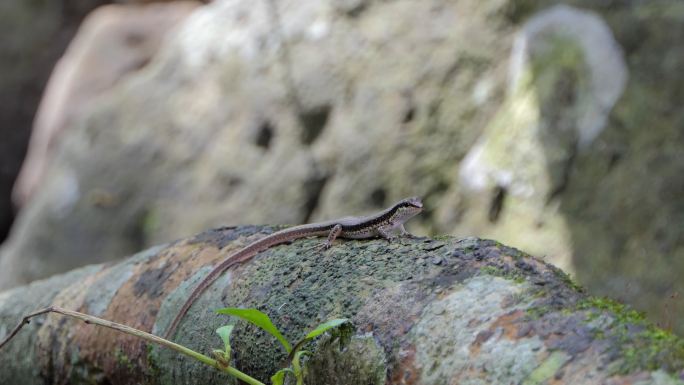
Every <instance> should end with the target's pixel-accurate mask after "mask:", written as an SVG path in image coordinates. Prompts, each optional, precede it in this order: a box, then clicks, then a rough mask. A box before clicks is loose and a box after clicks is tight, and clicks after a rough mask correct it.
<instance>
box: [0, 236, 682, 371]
mask: <svg viewBox="0 0 684 385" xmlns="http://www.w3.org/2000/svg"><path fill="white" fill-rule="evenodd" d="M272 231H273V228H270V227H240V228H221V229H217V230H212V231H208V232H205V233H202V234H199V235H197V236H195V237H193V238H189V239H185V240H181V241H177V242H175V243H173V244H168V245H163V246H158V247H155V248H152V249H149V250H147V251H144V252H141V253H139V254H137V255H134V256H132V257H131V258H129V259H127V260H125V261H123V262H120V263H117V264H104V265H93V266H88V267H85V268H82V269H78V270H74V271H72V272H69V273H66V274H63V275H60V276H55V277H52V278H50V279H47V280H43V281H38V282H35V283H33V284H31V285H29V286H24V287H20V288H16V289H13V290H11V291H7V292H4V293H1V294H0V337H3V336H4V335H6V334H7V333H8V332H9V331H10V330H11V329H12V328H13V327H14V325H15V324H16V323H17V322H19V320H20V319H21V317H22V316H23V315H25V314H27V313H30V312H32V311H35V310H37V309H39V308H42V307H46V306H49V305H56V306H60V307H63V308H67V309H73V310H78V311H81V312H84V313H87V314H92V315H95V316H97V317H101V318H105V319H108V320H112V321H116V322H120V323H124V324H127V325H130V326H133V327H135V328H138V329H141V330H144V331H150V332H152V333H154V334H163V332H164V330H165V329H166V326H167V325H168V324H169V322H170V321H171V320H172V319H173V317H174V315H175V314H176V312H177V311H178V309H179V308H180V306H181V305H182V304H183V301H184V300H185V299H186V298H187V296H188V295H189V293H190V291H191V290H192V288H193V287H194V285H196V284H197V283H198V282H199V280H200V279H201V278H202V277H203V276H205V275H206V274H207V273H208V271H209V270H210V269H211V266H213V265H215V264H216V263H217V262H218V261H220V260H222V259H223V258H225V257H226V256H228V255H229V254H230V253H231V252H233V251H235V250H237V249H239V248H240V247H242V246H243V245H245V244H246V243H248V242H249V241H252V240H254V239H257V238H259V237H262V236H264V235H265V234H267V233H270V232H272ZM318 242H320V240H318V239H311V240H298V241H295V242H293V243H292V244H290V245H281V246H277V247H274V248H272V249H270V250H268V251H265V252H262V253H260V254H259V255H258V256H257V257H255V258H254V259H252V260H251V261H249V262H246V263H244V264H243V265H240V266H236V267H234V268H232V269H231V270H230V271H229V272H227V273H226V274H225V275H224V276H223V277H222V278H220V279H219V280H218V281H217V282H215V284H214V285H213V286H212V287H211V288H210V289H209V290H208V291H207V292H206V293H205V294H204V295H203V296H202V297H201V298H200V300H199V301H197V303H196V304H195V306H193V307H192V309H191V310H190V312H189V313H188V314H187V315H186V316H185V318H184V319H183V321H182V323H181V324H180V325H179V327H178V330H177V332H176V336H175V337H174V340H175V341H176V342H179V343H181V344H183V345H186V346H188V347H190V348H192V349H194V350H197V351H200V352H202V353H205V354H209V353H210V352H211V350H212V349H214V348H220V347H221V346H222V343H221V341H220V339H219V338H218V337H217V336H216V335H215V333H214V330H215V329H216V328H217V327H219V326H222V325H224V324H228V323H231V322H235V321H234V320H231V319H230V318H228V317H226V316H222V315H217V314H215V312H214V310H216V309H219V308H222V307H227V306H233V307H254V308H258V309H259V310H261V311H264V312H266V313H267V314H269V315H270V317H271V319H272V320H273V322H274V323H275V324H276V325H277V326H278V327H279V328H280V329H281V330H282V331H283V333H284V335H285V336H286V337H287V338H288V339H289V340H290V341H292V342H294V341H296V340H297V339H299V338H300V337H302V336H303V335H304V334H305V333H306V332H308V331H309V330H310V329H312V328H314V327H315V326H316V325H318V324H319V323H321V322H324V321H326V320H329V319H332V318H341V317H345V318H350V319H351V320H352V321H353V323H354V327H355V330H356V332H355V336H354V338H353V339H352V342H351V345H350V346H349V347H348V348H347V349H346V350H344V351H339V349H338V348H337V347H336V346H335V345H333V344H325V343H323V342H325V341H326V338H323V339H321V340H319V341H318V342H317V343H315V344H313V346H311V347H310V350H312V351H313V352H314V354H313V356H312V358H311V359H310V361H309V363H308V368H309V375H308V377H307V384H316V385H326V384H335V385H344V384H423V385H433V384H434V385H437V384H457V383H458V384H462V383H474V384H475V383H477V384H479V383H483V384H485V383H486V384H542V383H548V382H549V381H553V382H554V383H567V384H578V383H582V384H630V383H636V382H637V381H644V382H639V384H642V383H643V384H647V383H654V384H655V383H670V382H663V381H671V383H677V382H676V381H677V380H676V378H679V377H684V371H682V369H683V368H684V343H683V342H682V340H680V339H678V338H677V337H675V336H673V335H671V334H669V333H668V332H665V331H663V330H660V329H657V328H656V327H654V326H652V325H650V324H649V323H647V322H646V321H645V320H644V319H643V317H641V316H640V315H639V314H638V313H636V312H634V311H631V310H629V309H627V308H625V307H624V306H622V305H620V304H618V303H615V302H613V301H609V300H606V299H599V298H595V297H589V296H587V295H586V294H584V293H583V292H582V290H581V289H580V288H578V287H577V286H576V285H574V284H573V283H572V282H571V281H570V280H569V279H568V278H567V276H566V275H565V274H564V273H563V272H561V271H560V270H558V269H556V268H554V267H553V266H551V265H548V264H546V263H544V262H542V261H540V260H539V259H536V258H533V257H530V256H529V255H526V254H524V253H522V252H520V251H518V250H515V249H512V248H509V247H506V246H503V245H501V244H498V243H496V242H494V241H487V240H479V239H474V238H468V239H456V238H451V237H444V238H439V239H426V240H401V241H397V242H393V243H387V242H386V241H383V240H372V241H341V242H339V243H337V244H336V245H335V247H333V248H332V249H331V250H328V251H320V250H317V249H316V248H315V247H313V246H314V245H317V244H318ZM232 345H233V352H234V354H233V365H234V366H235V367H237V368H238V369H240V370H242V371H243V372H246V373H247V374H249V375H251V376H254V377H256V378H258V379H260V380H261V381H263V382H265V383H268V378H269V376H270V375H271V374H273V373H274V372H275V371H276V370H278V368H279V367H280V364H281V363H282V360H283V359H284V358H285V356H286V355H285V352H284V351H283V349H282V348H281V347H280V346H279V344H278V343H277V341H275V339H273V338H272V337H271V336H270V335H268V334H266V333H263V332H260V331H259V330H257V329H256V328H254V327H252V326H249V325H247V324H245V323H244V322H237V326H236V329H235V331H234V333H233V341H232ZM0 379H2V381H0V382H1V383H3V384H19V383H21V384H22V385H28V384H34V383H35V384H44V383H53V384H66V383H106V384H131V383H140V384H167V383H169V384H170V383H175V384H179V383H183V384H219V383H221V384H226V383H231V382H230V381H232V380H230V379H229V378H228V377H226V375H224V374H222V373H219V372H218V371H216V370H214V369H212V368H209V367H205V366H203V365H202V364H200V363H198V362H194V361H192V360H190V359H187V358H186V357H182V356H179V355H178V354H177V353H175V352H172V351H169V350H167V349H164V348H161V347H158V346H148V345H147V344H146V343H144V342H143V341H140V340H137V339H135V338H133V337H129V336H127V335H123V334H121V333H118V332H116V331H113V330H108V329H103V328H98V327H95V326H93V325H88V324H84V323H83V322H78V321H74V320H72V319H68V318H65V317H62V316H59V315H54V314H52V315H48V316H46V317H45V318H44V321H43V322H40V321H34V322H32V323H31V324H30V325H28V326H27V327H26V328H25V329H24V330H22V331H21V332H20V334H19V335H18V336H17V337H16V338H15V339H14V340H12V341H11V342H10V344H9V345H8V346H6V347H5V348H4V349H3V350H2V351H0Z"/></svg>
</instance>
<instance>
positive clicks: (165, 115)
mask: <svg viewBox="0 0 684 385" xmlns="http://www.w3.org/2000/svg"><path fill="white" fill-rule="evenodd" d="M24 3H27V2H23V1H20V0H16V1H7V2H4V3H3V5H2V7H8V6H10V5H12V4H13V5H14V7H16V8H17V9H22V10H23V12H24V13H25V14H26V15H28V16H26V17H27V18H28V20H33V21H35V23H34V24H35V25H39V26H40V28H46V27H45V26H46V25H56V26H55V27H54V28H53V29H51V30H41V29H40V28H36V27H34V28H30V27H28V26H27V25H26V24H27V23H20V22H19V19H18V18H14V19H13V21H12V23H10V24H5V23H2V24H0V25H3V26H5V27H4V28H8V27H12V26H13V28H14V29H13V30H12V33H11V34H10V35H11V36H12V39H19V38H20V36H22V35H23V36H24V39H26V40H24V41H26V43H23V45H22V44H21V43H16V42H15V43H12V41H10V40H9V39H8V38H5V39H7V40H3V43H2V44H3V45H7V46H10V47H15V48H16V49H17V50H23V51H21V52H22V54H21V55H19V54H17V56H18V57H22V58H29V57H31V59H26V61H25V62H26V63H28V64H25V65H22V63H24V62H23V61H20V60H19V59H18V58H17V59H15V58H13V57H11V56H8V57H7V59H6V60H2V61H1V62H0V65H2V66H8V67H10V68H11V69H12V71H3V72H2V73H3V74H4V75H2V76H3V78H2V80H0V84H3V85H4V84H9V83H7V82H11V81H14V82H19V81H20V79H22V77H21V76H19V75H18V74H17V75H15V72H16V71H20V70H21V71H26V72H27V73H30V75H22V76H25V77H26V78H30V79H35V78H40V79H43V81H42V82H41V81H34V82H33V83H30V82H29V81H28V80H24V82H25V83H22V84H29V83H30V84H32V86H31V87H34V88H35V90H36V91H34V93H33V94H31V95H27V96H23V95H24V94H22V93H19V92H13V91H12V87H10V86H3V87H2V88H1V89H0V92H2V95H3V100H4V98H8V99H10V100H11V102H7V103H2V108H9V107H10V106H11V105H12V103H16V104H17V105H20V106H21V108H22V109H23V110H24V111H25V113H24V114H23V115H21V117H22V118H21V119H18V118H17V119H18V120H16V121H15V122H16V123H12V121H10V120H9V119H8V120H7V121H8V122H5V120H6V119H4V118H3V124H2V130H3V132H5V131H7V130H9V131H10V132H11V133H12V134H11V135H7V138H8V140H7V141H6V140H3V141H2V142H1V143H0V145H1V146H3V149H2V150H1V151H0V153H2V154H3V156H11V157H12V162H15V163H14V164H18V163H19V162H20V157H21V155H22V152H23V151H21V150H17V149H18V148H20V147H21V145H17V144H15V143H11V142H10V141H9V139H10V138H11V137H14V136H16V137H17V138H19V139H22V138H26V137H27V132H28V130H29V127H30V121H31V119H32V118H33V117H32V111H33V110H35V108H36V103H35V102H36V100H37V95H39V93H40V92H39V91H37V90H40V89H41V87H42V84H43V83H44V79H46V77H47V71H48V68H50V67H51V63H52V61H47V64H43V65H42V67H40V68H37V67H35V66H37V64H36V63H38V62H39V60H38V59H33V58H34V57H38V56H36V55H39V54H37V53H36V54H32V55H34V56H31V55H30V54H28V53H25V52H29V51H30V52H40V53H41V54H44V53H45V49H44V46H50V48H51V49H53V50H55V53H53V54H52V56H51V57H52V58H55V57H57V56H58V55H59V54H60V53H61V52H62V51H63V50H64V44H66V41H67V40H68V39H66V38H64V39H63V40H60V41H63V43H62V45H61V46H59V45H58V44H57V40H59V39H58V37H59V36H61V35H60V34H61V33H62V31H65V30H68V28H66V27H61V25H62V24H60V23H59V22H57V21H55V20H59V21H62V19H61V17H62V16H61V14H60V13H56V14H51V15H54V16H45V17H46V18H47V21H43V22H40V23H39V22H37V20H39V18H40V17H43V16H42V15H43V14H44V9H43V8H45V7H47V8H49V7H50V6H51V5H50V6H48V5H42V6H39V5H37V4H38V3H36V2H30V3H31V4H33V6H35V7H37V8H35V9H33V8H31V9H28V8H27V7H29V5H28V4H29V3H27V4H24ZM78 3H79V4H81V5H83V4H85V3H84V2H78ZM46 4H47V3H46ZM49 4H52V3H49ZM161 6H162V5H160V4H151V5H145V7H161ZM164 6H165V7H177V8H174V9H176V10H175V11H168V15H167V16H166V17H165V18H163V17H161V14H162V12H161V11H160V10H159V9H160V8H159V9H157V10H156V11H152V12H150V14H149V16H147V17H140V19H139V20H141V21H139V22H138V24H137V25H138V28H139V29H137V30H136V29H134V27H133V26H132V25H133V24H135V22H134V20H133V18H134V17H137V16H133V15H138V16H141V15H143V14H145V11H144V10H142V9H141V8H130V7H134V5H122V6H118V7H117V10H116V12H130V13H128V14H126V15H128V16H121V15H122V14H121V13H120V14H119V16H118V18H117V17H114V16H112V17H111V19H117V20H119V21H118V24H117V23H113V24H114V25H119V27H118V29H117V28H114V29H106V28H105V27H106V26H111V25H113V24H111V23H109V24H108V21H107V20H110V19H108V18H105V17H103V16H102V15H103V13H102V12H113V13H116V12H114V10H113V9H112V8H111V7H112V6H110V8H109V11H107V10H106V9H104V10H103V9H100V10H98V11H96V12H95V13H94V14H92V15H91V16H90V17H89V20H90V21H86V22H85V23H84V24H83V27H82V28H81V29H80V30H79V35H78V36H77V37H76V38H75V39H73V40H72V44H71V45H70V46H69V49H68V50H67V51H66V55H65V56H64V58H63V59H62V61H61V62H60V65H58V66H57V67H56V68H55V71H54V73H53V76H52V78H51V80H50V82H49V86H48V89H47V91H46V92H45V94H44V99H43V101H42V102H41V108H40V111H39V114H38V116H36V118H35V124H34V128H35V130H36V131H34V134H33V138H32V143H31V146H32V152H31V156H30V157H29V159H28V160H27V161H26V163H25V164H26V165H27V166H26V167H28V168H25V170H23V171H22V176H21V178H20V179H19V183H17V184H16V185H15V190H14V191H15V200H16V202H18V204H19V205H21V210H20V211H19V215H18V217H17V219H16V221H15V222H14V224H13V228H12V232H11V235H10V236H9V237H8V238H7V239H6V240H5V242H4V244H3V245H2V248H1V249H0V287H2V288H9V287H12V286H15V285H18V284H21V283H25V282H28V281H31V280H34V279H37V278H42V277H45V276H48V275H51V274H54V273H57V272H61V271H65V270H68V269H71V268H73V267H76V266H80V265H83V264H88V263H95V262H102V261H105V260H110V259H115V258H120V257H122V256H124V255H127V254H132V253H134V252H136V251H138V250H140V249H143V248H145V247H147V246H150V245H154V244H158V243H162V242H166V241H169V240H172V239H176V238H179V237H182V236H187V235H188V234H192V233H195V232H199V231H201V230H203V229H207V228H210V227H214V226H217V225H222V224H241V223H303V222H309V221H315V220H319V219H324V218H331V217H336V216H345V215H352V214H361V213H364V212H369V211H374V210H376V209H377V208H380V207H384V206H386V205H388V204H390V203H391V202H392V201H393V200H395V199H398V198H402V197H404V196H409V195H419V196H422V197H423V198H424V200H425V204H426V206H427V207H428V210H427V212H426V213H424V215H422V216H421V217H420V218H419V221H418V223H417V224H414V225H413V228H412V230H413V232H415V233H424V234H442V233H448V234H452V235H456V236H464V237H465V236H473V235H474V236H480V237H487V238H493V239H496V240H498V241H502V242H505V243H507V244H510V245H513V246H516V247H519V248H522V249H524V250H526V251H528V252H531V253H532V254H535V255H537V256H539V257H544V259H545V260H546V261H549V262H552V263H554V264H556V265H557V266H560V267H561V268H563V269H564V270H566V271H568V272H569V273H571V275H572V276H573V277H574V278H575V279H577V280H578V281H579V282H580V283H581V284H583V285H586V286H587V288H588V289H589V291H590V292H591V293H593V294H598V295H609V296H612V297H615V298H618V299H620V300H623V301H627V302H629V303H631V304H633V305H634V306H636V307H637V308H638V309H640V310H644V311H646V312H647V314H648V315H649V317H650V318H651V319H653V320H655V321H657V322H658V323H659V324H660V325H661V326H663V327H664V328H666V329H674V330H676V331H678V332H680V333H684V323H682V322H681V321H679V319H681V317H682V316H684V303H682V300H681V298H680V297H679V293H681V292H682V291H683V290H684V280H682V279H681V276H682V275H683V274H684V239H683V238H682V235H681V234H682V230H683V229H684V199H682V196H684V178H682V175H684V130H683V127H682V126H683V125H684V110H682V109H681V101H682V100H683V96H684V95H683V93H684V73H683V72H682V71H681V69H682V68H684V46H683V45H682V43H681V42H682V41H684V5H683V4H682V3H681V2H680V1H677V0H672V1H657V2H628V1H621V2H611V1H607V2H595V1H588V0H585V1H567V2H562V3H559V2H554V1H542V0H534V1H533V0H530V1H524V0H519V1H514V0H508V1H506V0H497V1H480V0H459V1H446V0H426V1H420V2H416V1H393V2H384V1H372V0H327V1H322V0H316V1H306V0H278V1H277V0H259V1H245V0H241V1H238V0H217V1H214V2H212V3H210V4H206V5H200V4H197V3H169V4H166V5H164ZM93 7H94V5H93ZM136 7H140V6H139V5H136ZM91 8H92V7H91ZM88 9H90V8H88ZM165 9H170V8H165ZM83 13H85V11H83ZM5 14H6V12H0V15H3V16H2V17H8V16H5ZM51 17H52V18H51ZM155 17H156V18H157V19H154V18H155ZM73 20H80V19H78V18H74V19H73ZM152 20H156V21H154V22H153V21H152ZM74 23H75V24H74V26H75V25H76V24H78V23H77V22H74ZM29 24H30V23H29ZM103 30H104V31H108V32H106V33H104V34H100V35H98V33H97V31H103ZM131 30H135V31H138V32H137V33H133V34H129V33H128V32H130V31H131ZM57 31H59V33H58V32H57ZM71 31H73V28H72V29H71ZM65 34H66V32H65ZM6 35H7V34H3V36H6ZM93 36H95V37H97V36H104V37H100V40H98V39H96V38H95V37H93ZM148 36H154V37H149V38H148ZM106 38H111V39H113V40H112V41H115V42H117V41H118V42H124V43H125V44H123V46H125V47H137V48H135V49H133V48H131V49H127V50H124V51H126V52H133V53H132V54H130V55H126V54H123V53H120V52H122V51H117V50H115V48H114V47H117V45H113V46H112V48H109V49H101V48H102V47H103V44H104V43H102V42H103V41H106ZM32 39H33V40H35V39H39V40H40V41H41V43H35V44H33V43H32V42H33V40H32ZM102 39H105V40H102ZM147 42H149V44H147ZM19 46H20V48H19ZM29 46H30V47H31V50H29V48H28V47H29ZM34 46H36V47H38V48H33V47H34ZM60 47H61V48H60ZM140 47H144V48H140ZM0 51H1V52H3V55H5V53H4V52H11V51H8V50H6V49H5V48H4V47H3V49H2V50H0ZM117 52H118V53H117ZM74 53H76V54H74ZM72 54H74V55H73V56H71V58H70V56H69V55H72ZM69 58H70V59H69ZM67 59H69V60H71V64H64V65H62V64H63V63H64V62H66V61H67ZM88 63H100V64H96V65H89V64H88ZM105 64H107V65H105ZM31 66H34V67H32V68H29V67H31ZM110 67H111V68H110ZM92 71H101V72H100V73H99V75H97V76H91V73H93V72H92ZM4 77H7V78H8V79H5V78H4ZM26 87H27V88H28V86H26ZM6 94H7V95H9V96H4V95H6ZM44 106H45V107H44ZM26 111H28V112H26ZM2 113H3V114H5V112H2ZM17 116H19V115H17ZM22 119H23V120H22ZM39 128H40V129H39ZM41 133H42V134H41ZM22 135H23V136H22ZM37 135H42V139H38V138H40V136H37ZM4 137H5V135H3V138H4ZM34 138H35V139H34ZM19 141H20V142H21V140H19ZM34 142H35V143H37V144H36V145H35V146H34ZM46 143H47V144H46ZM4 147H7V150H6V149H5V148H4ZM33 148H36V152H35V154H36V155H35V156H34V152H33ZM10 149H11V151H14V152H11V151H10ZM41 149H42V150H41ZM2 164H3V167H5V165H11V164H12V163H11V162H10V161H7V162H5V161H4V160H3V161H2ZM29 166H31V167H29ZM8 167H9V166H8ZM15 169H16V167H15V168H14V169H13V170H15ZM6 179H7V180H8V181H7V182H2V184H0V188H4V189H6V191H9V188H10V187H9V184H10V182H9V179H10V178H6ZM5 196H6V194H5ZM3 199H4V198H3ZM8 210H9V209H7V210H4V211H5V213H7V212H9V211H8Z"/></svg>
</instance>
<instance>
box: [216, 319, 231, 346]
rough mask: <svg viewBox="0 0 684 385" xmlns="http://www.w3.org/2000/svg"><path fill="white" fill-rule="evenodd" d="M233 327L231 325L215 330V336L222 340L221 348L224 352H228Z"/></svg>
mask: <svg viewBox="0 0 684 385" xmlns="http://www.w3.org/2000/svg"><path fill="white" fill-rule="evenodd" d="M233 327H234V326H233V325H226V326H221V327H220V328H218V329H216V334H218V335H219V337H221V340H223V346H224V349H225V351H226V352H230V335H231V333H233Z"/></svg>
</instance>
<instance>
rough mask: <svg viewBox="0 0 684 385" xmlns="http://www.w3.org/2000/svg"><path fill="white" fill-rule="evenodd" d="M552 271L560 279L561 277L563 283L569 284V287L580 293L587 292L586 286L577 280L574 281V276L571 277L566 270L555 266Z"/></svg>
mask: <svg viewBox="0 0 684 385" xmlns="http://www.w3.org/2000/svg"><path fill="white" fill-rule="evenodd" d="M552 271H553V274H554V275H555V276H556V277H557V278H558V279H560V280H561V281H562V282H563V283H565V284H566V285H568V287H569V288H571V289H572V290H574V291H576V292H578V293H584V292H585V290H584V288H583V287H582V286H580V285H579V284H578V283H577V282H575V281H573V280H572V278H570V275H569V274H568V273H566V272H564V271H563V270H561V269H558V268H555V267H553V268H552Z"/></svg>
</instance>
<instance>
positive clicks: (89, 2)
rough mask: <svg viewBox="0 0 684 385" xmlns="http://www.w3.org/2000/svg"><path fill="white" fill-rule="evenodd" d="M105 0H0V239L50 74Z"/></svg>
mask: <svg viewBox="0 0 684 385" xmlns="http://www.w3.org/2000/svg"><path fill="white" fill-rule="evenodd" d="M106 2H107V1H106V0H65V1H61V2H56V1H24V0H3V1H2V2H0V138H1V139H0V242H2V240H3V239H4V238H5V235H6V234H7V231H8V230H9V227H10V225H11V223H12V220H13V217H14V214H13V208H12V204H11V198H10V196H11V191H12V184H13V183H14V179H15V178H16V176H17V174H18V172H19V167H20V166H21V162H22V160H23V158H24V154H25V152H26V147H27V143H28V140H29V135H30V133H31V121H32V120H33V115H34V113H35V111H36V108H37V106H38V101H39V100H40V95H41V93H42V90H43V87H44V85H45V82H46V81H47V79H48V75H49V74H50V71H51V70H52V66H53V65H54V64H55V61H57V58H58V57H59V56H60V55H61V54H62V52H63V51H64V48H65V47H66V46H67V44H68V42H69V40H70V39H71V37H72V36H73V34H74V33H75V32H76V28H77V27H78V25H79V23H80V22H81V20H82V19H83V17H84V16H85V15H86V13H87V12H89V11H90V10H92V9H94V8H95V7H97V6H98V5H100V4H103V3H106Z"/></svg>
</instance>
